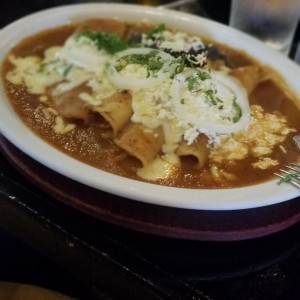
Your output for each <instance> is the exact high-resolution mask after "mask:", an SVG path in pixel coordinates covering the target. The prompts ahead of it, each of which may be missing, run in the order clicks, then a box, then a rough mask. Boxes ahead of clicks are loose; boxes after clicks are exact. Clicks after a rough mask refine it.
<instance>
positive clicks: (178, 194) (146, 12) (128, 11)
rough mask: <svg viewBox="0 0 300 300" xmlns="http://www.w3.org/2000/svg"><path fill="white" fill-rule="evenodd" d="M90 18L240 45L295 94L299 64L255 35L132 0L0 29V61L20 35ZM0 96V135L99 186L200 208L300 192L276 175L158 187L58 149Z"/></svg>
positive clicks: (67, 9)
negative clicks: (225, 184)
mask: <svg viewBox="0 0 300 300" xmlns="http://www.w3.org/2000/svg"><path fill="white" fill-rule="evenodd" d="M90 17H97V18H101V17H104V18H110V17H118V18H119V19H121V20H124V21H139V20H141V19H147V20H149V21H151V22H153V23H157V24H159V23H165V24H166V25H167V26H170V27H176V28H179V29H182V30H186V31H189V32H192V33H196V34H199V35H200V36H201V35H202V36H209V37H211V38H212V39H214V40H216V41H219V42H222V43H226V44H228V45H230V46H231V47H234V48H239V49H244V50H245V51H246V52H248V53H249V54H250V55H251V56H253V57H256V58H258V59H259V60H260V61H263V62H264V63H265V64H266V65H270V66H272V67H273V68H275V69H276V70H278V71H279V72H280V73H281V74H282V75H283V77H284V78H285V79H286V81H287V82H288V83H289V85H290V86H291V88H292V89H293V90H294V91H295V92H296V94H297V95H300V85H299V78H300V68H299V67H298V66H297V65H296V64H294V63H293V62H292V61H290V60H289V59H287V58H286V57H284V56H282V55H281V54H279V53H277V52H275V51H274V50H272V49H270V48H268V47H267V46H265V45H264V44H262V43H261V42H259V41H258V40H255V39H254V38H251V37H249V36H247V35H245V34H243V33H240V32H238V31H237V30H234V29H232V28H229V27H227V26H224V25H222V24H219V23H216V22H213V21H210V20H207V19H203V18H200V17H197V16H194V15H190V14H186V13H180V12H176V11H168V10H163V9H157V8H151V7H145V6H138V5H125V4H79V5H69V6H60V7H57V8H53V9H48V10H44V11H41V12H38V13H35V14H32V15H29V16H27V17H25V18H22V19H20V20H18V21H16V22H14V23H12V24H11V25H9V26H7V27H5V28H4V29H2V30H1V31H0V62H2V60H3V58H4V56H5V55H6V53H7V52H8V51H9V49H10V47H11V46H13V45H14V44H16V43H17V42H19V41H20V40H21V39H23V38H24V37H26V36H29V35H32V34H34V33H36V32H38V31H41V30H43V29H46V28H49V27H54V26H58V25H62V24H65V23H67V22H69V21H79V20H82V19H86V18H90ZM299 98H300V97H299ZM0 99H1V100H0V130H1V134H2V135H3V136H5V137H6V138H7V139H8V140H9V141H10V142H12V143H13V144H14V145H15V146H16V147H18V148H19V149H21V150H22V151H23V152H24V153H26V154H27V155H29V156H30V157H32V158H33V159H35V160H37V161H38V162H40V163H42V164H43V165H45V166H47V167H49V168H50V169H53V170H54V171H57V172H58V173H60V174H62V175H65V176H67V177H70V178H72V179H74V180H76V181H78V182H81V183H83V184H86V185H88V186H91V187H94V188H96V189H99V190H103V191H106V192H109V193H112V194H116V195H120V196H123V197H126V198H129V199H134V200H138V201H142V202H147V203H152V204H158V205H163V206H170V207H178V208H188V209H202V210H234V209H247V208H255V207H261V206H266V205H271V204H276V203H280V202H283V201H287V200H289V199H292V198H295V197H297V196H299V195H300V191H299V190H298V189H296V188H294V187H292V186H291V185H289V184H282V185H280V186H278V185H277V184H276V182H277V181H278V180H273V181H270V182H267V183H263V184H258V185H254V186H249V187H243V188H235V189H225V190H224V189H221V190H218V189H215V190H203V189H199V190H197V189H183V188H170V187H164V186H159V185H155V184H148V183H143V182H139V181H135V180H131V179H127V178H123V177H120V176H116V175H113V174H110V173H107V172H104V171H101V170H98V169H96V168H93V167H91V166H89V165H86V164H84V163H82V162H79V161H77V160H75V159H73V158H71V157H69V156H67V155H65V154H63V153H61V152H59V151H58V150H56V149H55V148H53V147H51V146H49V144H47V143H46V142H44V141H43V140H41V139H40V138H39V137H37V136H36V135H35V134H33V133H32V132H31V131H30V130H29V129H28V128H27V127H26V126H24V124H23V123H22V121H21V120H20V119H19V117H18V116H17V115H16V114H15V112H14V111H13V109H12V107H11V105H10V103H9V102H8V100H7V98H6V96H5V92H4V90H3V86H2V85H1V86H0ZM128 201H129V200H128Z"/></svg>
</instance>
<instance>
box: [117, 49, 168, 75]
mask: <svg viewBox="0 0 300 300" xmlns="http://www.w3.org/2000/svg"><path fill="white" fill-rule="evenodd" d="M158 53H159V52H158V51H157V50H153V51H150V52H149V53H147V54H131V55H127V56H124V57H122V58H120V59H119V61H118V66H117V67H116V70H117V71H118V72H120V71H121V70H123V69H124V68H125V67H126V66H127V65H129V64H137V65H142V66H144V67H146V68H147V71H148V77H149V76H151V75H154V74H155V73H157V72H158V71H159V70H160V69H161V68H162V67H163V65H164V61H163V60H162V58H161V56H159V55H157V54H158Z"/></svg>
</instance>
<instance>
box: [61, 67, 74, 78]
mask: <svg viewBox="0 0 300 300" xmlns="http://www.w3.org/2000/svg"><path fill="white" fill-rule="evenodd" d="M72 68H73V65H68V66H67V67H66V68H65V69H64V71H63V73H62V76H63V77H67V76H68V74H69V73H70V71H71V69H72Z"/></svg>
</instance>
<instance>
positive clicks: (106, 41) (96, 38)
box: [76, 31, 128, 54]
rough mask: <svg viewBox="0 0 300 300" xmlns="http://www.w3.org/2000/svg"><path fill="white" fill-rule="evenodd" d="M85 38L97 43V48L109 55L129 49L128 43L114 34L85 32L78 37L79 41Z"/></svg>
mask: <svg viewBox="0 0 300 300" xmlns="http://www.w3.org/2000/svg"><path fill="white" fill-rule="evenodd" d="M81 37H85V38H88V39H90V40H91V41H93V42H94V43H95V45H96V46H97V48H98V49H99V50H100V49H104V50H105V51H106V52H107V53H109V54H115V53H117V52H119V51H122V50H125V49H127V48H128V42H127V41H125V40H123V39H121V38H119V37H118V36H117V35H115V34H112V33H105V32H98V31H83V32H80V33H78V34H77V35H76V38H77V39H80V38H81Z"/></svg>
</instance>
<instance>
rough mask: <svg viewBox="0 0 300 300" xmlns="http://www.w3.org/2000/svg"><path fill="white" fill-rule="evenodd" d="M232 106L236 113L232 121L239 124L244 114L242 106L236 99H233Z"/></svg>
mask: <svg viewBox="0 0 300 300" xmlns="http://www.w3.org/2000/svg"><path fill="white" fill-rule="evenodd" d="M232 106H233V108H234V110H235V112H236V114H235V116H234V117H233V118H232V121H233V123H237V122H238V121H239V120H240V119H241V117H242V114H243V112H242V109H241V107H240V105H239V104H238V102H237V99H236V97H233V99H232Z"/></svg>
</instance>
